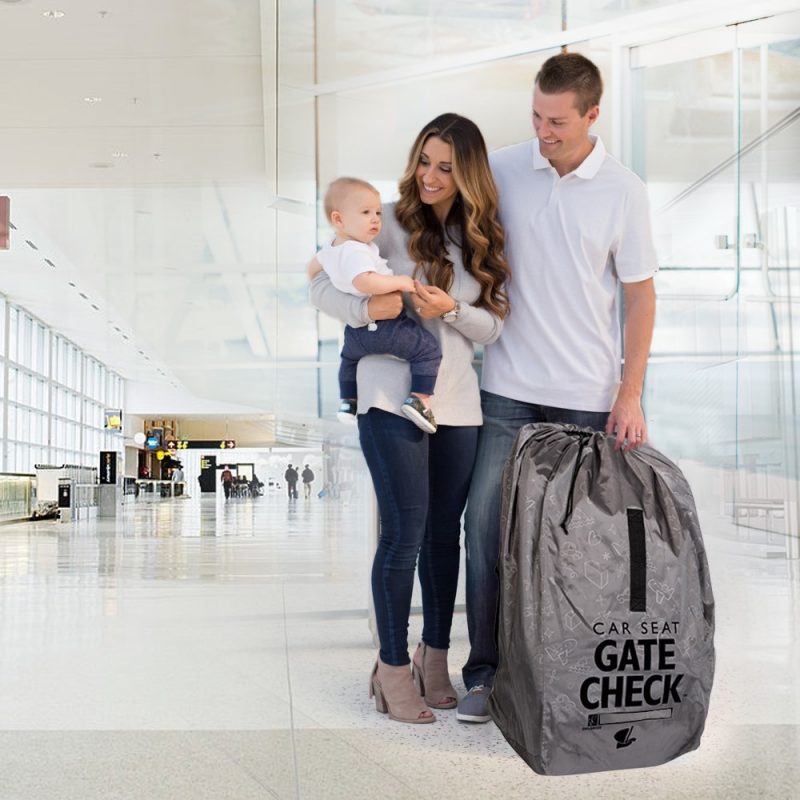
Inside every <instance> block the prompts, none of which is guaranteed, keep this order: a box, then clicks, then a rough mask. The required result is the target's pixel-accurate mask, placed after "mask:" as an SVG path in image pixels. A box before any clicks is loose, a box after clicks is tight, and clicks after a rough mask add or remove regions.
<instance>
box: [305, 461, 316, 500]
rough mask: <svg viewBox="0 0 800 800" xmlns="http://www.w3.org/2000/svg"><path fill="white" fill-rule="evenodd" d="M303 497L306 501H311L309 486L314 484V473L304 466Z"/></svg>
mask: <svg viewBox="0 0 800 800" xmlns="http://www.w3.org/2000/svg"><path fill="white" fill-rule="evenodd" d="M302 478H303V496H304V497H305V499H306V500H309V499H311V484H312V483H313V482H314V472H313V470H312V469H311V467H309V466H308V464H306V466H305V469H304V470H303V475H302Z"/></svg>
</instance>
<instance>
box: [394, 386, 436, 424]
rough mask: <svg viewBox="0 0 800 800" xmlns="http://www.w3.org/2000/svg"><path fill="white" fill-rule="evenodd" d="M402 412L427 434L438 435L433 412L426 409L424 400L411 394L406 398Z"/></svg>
mask: <svg viewBox="0 0 800 800" xmlns="http://www.w3.org/2000/svg"><path fill="white" fill-rule="evenodd" d="M400 410H401V411H402V412H403V414H405V415H406V416H407V417H408V418H409V419H410V420H411V421H412V422H413V423H414V424H415V425H416V426H417V427H418V428H421V429H422V430H423V431H425V433H436V420H435V419H434V418H433V411H431V410H430V409H429V408H425V405H424V404H423V402H422V400H420V399H419V397H417V396H416V395H413V394H411V395H409V396H408V397H406V399H405V400H404V401H403V405H402V407H401V408H400Z"/></svg>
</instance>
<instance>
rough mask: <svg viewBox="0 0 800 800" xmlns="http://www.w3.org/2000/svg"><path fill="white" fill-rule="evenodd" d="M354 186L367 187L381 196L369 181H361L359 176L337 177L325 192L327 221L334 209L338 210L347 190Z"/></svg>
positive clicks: (329, 219)
mask: <svg viewBox="0 0 800 800" xmlns="http://www.w3.org/2000/svg"><path fill="white" fill-rule="evenodd" d="M356 186H358V187H360V188H361V189H369V190H370V191H371V192H375V194H376V195H377V196H378V198H380V196H381V193H380V192H379V191H378V190H377V189H376V188H375V187H374V186H373V185H372V184H371V183H369V182H368V181H363V180H361V178H348V177H344V178H337V179H336V180H335V181H333V182H332V183H331V184H330V186H328V189H327V191H326V192H325V200H324V203H325V216H326V217H327V218H328V222H330V221H331V214H333V212H334V211H338V210H339V207H340V206H341V204H342V201H343V200H344V196H345V195H346V194H347V192H348V191H350V189H353V188H355V187H356Z"/></svg>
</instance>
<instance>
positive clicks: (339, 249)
mask: <svg viewBox="0 0 800 800" xmlns="http://www.w3.org/2000/svg"><path fill="white" fill-rule="evenodd" d="M317 260H318V261H319V263H320V264H322V268H323V269H324V270H325V272H326V274H327V275H328V277H329V278H330V279H331V283H332V284H333V285H334V286H335V287H336V288H337V289H338V290H339V291H340V292H347V294H353V295H355V296H356V297H366V296H367V295H366V293H365V292H359V291H358V289H356V287H355V286H353V280H354V279H355V277H356V275H361V274H362V273H363V272H376V273H377V274H378V275H393V274H394V273H393V272H392V271H391V270H390V269H389V267H388V266H387V261H386V259H385V258H381V254H380V251H379V250H378V247H377V245H375V244H373V243H372V242H370V243H369V244H365V243H364V242H355V241H353V240H352V239H349V240H348V241H346V242H342V243H341V244H337V245H335V246H334V245H333V244H332V243H331V242H328V244H326V245H324V246H323V248H322V249H321V250H320V251H319V252H318V253H317Z"/></svg>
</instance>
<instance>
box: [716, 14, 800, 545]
mask: <svg viewBox="0 0 800 800" xmlns="http://www.w3.org/2000/svg"><path fill="white" fill-rule="evenodd" d="M791 35H793V36H794V37H796V38H790V36H791ZM776 39H777V40H778V41H777V42H776V41H775V40H776ZM739 42H740V43H741V44H743V45H748V44H750V43H752V42H757V43H758V44H757V45H756V46H755V47H744V49H743V50H742V142H743V148H744V149H743V154H742V159H741V182H742V185H741V194H742V202H741V231H742V255H741V258H742V303H741V304H740V331H741V332H740V340H741V347H742V350H743V351H744V352H745V354H746V357H745V358H743V359H742V362H741V364H740V367H739V375H740V380H739V394H738V410H739V454H738V460H737V465H736V466H737V471H736V475H735V479H734V480H733V481H731V482H730V483H729V484H727V485H726V489H727V493H726V498H725V500H726V504H727V505H726V507H727V508H728V509H729V510H730V511H731V513H732V514H733V515H734V517H735V519H736V521H737V522H738V523H739V524H741V525H747V526H748V527H753V528H759V529H762V530H765V531H768V532H770V533H790V534H795V535H798V534H800V521H799V520H798V500H800V470H798V454H800V430H798V425H799V424H800V422H799V420H798V408H799V407H800V402H799V401H800V369H798V367H799V366H800V363H799V362H798V350H799V349H800V318H799V316H798V315H800V305H798V303H800V14H793V15H785V16H783V17H779V18H774V19H770V20H763V21H760V22H757V23H753V24H751V25H746V26H741V30H740V31H739ZM770 42H771V43H770Z"/></svg>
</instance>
